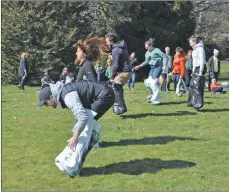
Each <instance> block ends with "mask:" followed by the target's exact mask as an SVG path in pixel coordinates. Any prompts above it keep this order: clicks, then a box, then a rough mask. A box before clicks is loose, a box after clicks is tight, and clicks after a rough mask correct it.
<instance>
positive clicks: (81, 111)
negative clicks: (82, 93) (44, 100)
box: [49, 81, 88, 135]
mask: <svg viewBox="0 0 229 192" xmlns="http://www.w3.org/2000/svg"><path fill="white" fill-rule="evenodd" d="M49 85H50V88H51V92H52V96H53V98H54V100H55V101H56V102H57V104H58V105H61V103H60V95H61V92H62V90H63V87H64V83H62V82H60V81H58V82H57V83H56V84H51V83H50V84H49ZM64 103H65V105H66V106H67V107H68V108H69V109H71V111H72V113H73V115H74V116H75V118H76V119H77V120H78V121H77V122H76V124H75V126H74V127H73V129H72V132H73V133H75V132H78V135H80V133H81V132H82V131H83V129H84V128H85V126H86V124H87V122H88V115H87V112H86V109H85V108H84V107H83V105H82V103H81V101H80V98H79V95H78V93H77V92H76V91H72V92H70V93H67V94H66V96H65V98H64Z"/></svg>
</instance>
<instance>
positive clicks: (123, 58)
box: [112, 40, 131, 78]
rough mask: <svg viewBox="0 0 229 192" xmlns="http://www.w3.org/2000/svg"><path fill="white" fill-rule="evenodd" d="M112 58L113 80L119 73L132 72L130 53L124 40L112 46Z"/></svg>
mask: <svg viewBox="0 0 229 192" xmlns="http://www.w3.org/2000/svg"><path fill="white" fill-rule="evenodd" d="M112 57H113V61H112V78H114V77H115V76H116V75H117V73H118V72H131V64H130V62H129V53H128V50H127V45H126V43H125V41H124V40H122V41H120V42H118V43H117V44H114V45H113V46H112Z"/></svg>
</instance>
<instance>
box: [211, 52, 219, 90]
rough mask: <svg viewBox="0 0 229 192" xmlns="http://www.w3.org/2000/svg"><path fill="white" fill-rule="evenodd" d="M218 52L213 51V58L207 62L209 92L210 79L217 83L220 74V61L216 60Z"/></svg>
mask: <svg viewBox="0 0 229 192" xmlns="http://www.w3.org/2000/svg"><path fill="white" fill-rule="evenodd" d="M218 56H219V50H217V49H214V51H213V56H211V57H210V58H209V60H208V67H209V78H208V90H209V91H210V85H211V80H212V78H215V80H216V82H217V81H218V78H219V74H220V60H219V58H218Z"/></svg>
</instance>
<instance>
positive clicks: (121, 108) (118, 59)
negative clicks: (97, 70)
mask: <svg viewBox="0 0 229 192" xmlns="http://www.w3.org/2000/svg"><path fill="white" fill-rule="evenodd" d="M105 38H106V44H107V46H108V47H110V49H111V52H112V78H111V79H110V82H111V83H112V86H113V89H114V93H115V103H114V107H113V112H114V113H115V114H116V115H120V114H123V113H125V112H126V111H127V108H126V104H125V100H124V90H123V85H124V84H125V83H126V82H127V81H128V79H129V78H130V76H131V65H130V62H129V53H128V50H127V45H126V43H125V41H124V40H122V41H119V42H117V43H116V38H117V37H116V35H115V34H113V33H108V34H107V35H106V36H105Z"/></svg>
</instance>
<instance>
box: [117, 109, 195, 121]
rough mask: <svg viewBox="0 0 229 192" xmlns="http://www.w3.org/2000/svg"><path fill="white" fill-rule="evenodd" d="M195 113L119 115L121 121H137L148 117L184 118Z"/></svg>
mask: <svg viewBox="0 0 229 192" xmlns="http://www.w3.org/2000/svg"><path fill="white" fill-rule="evenodd" d="M196 114H197V113H196V112H190V111H177V112H175V113H138V114H132V115H121V118H122V119H137V118H144V117H148V116H154V117H157V116H159V117H161V116H163V117H165V116H166V117H169V116H185V115H196Z"/></svg>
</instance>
